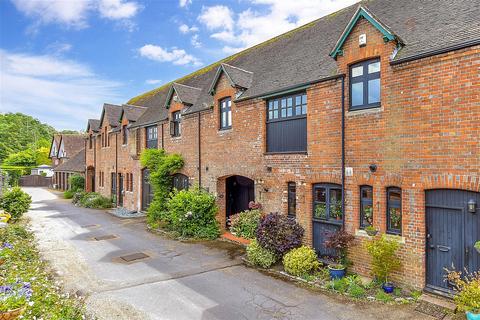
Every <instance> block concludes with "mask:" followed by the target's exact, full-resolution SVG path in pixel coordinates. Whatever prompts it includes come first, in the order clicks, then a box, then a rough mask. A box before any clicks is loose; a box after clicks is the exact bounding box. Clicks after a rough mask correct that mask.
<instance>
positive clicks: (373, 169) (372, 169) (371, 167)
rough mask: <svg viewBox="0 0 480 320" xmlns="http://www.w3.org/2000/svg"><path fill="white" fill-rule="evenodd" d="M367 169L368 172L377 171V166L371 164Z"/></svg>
mask: <svg viewBox="0 0 480 320" xmlns="http://www.w3.org/2000/svg"><path fill="white" fill-rule="evenodd" d="M368 168H369V169H370V172H375V171H377V165H376V164H371V165H369V166H368Z"/></svg>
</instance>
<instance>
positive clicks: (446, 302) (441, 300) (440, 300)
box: [418, 293, 457, 312]
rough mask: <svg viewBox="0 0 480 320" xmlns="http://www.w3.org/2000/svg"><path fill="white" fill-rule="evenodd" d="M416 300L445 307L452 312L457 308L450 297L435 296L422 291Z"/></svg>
mask: <svg viewBox="0 0 480 320" xmlns="http://www.w3.org/2000/svg"><path fill="white" fill-rule="evenodd" d="M418 301H424V302H428V303H430V304H433V305H435V306H438V307H441V308H444V309H447V310H449V311H452V312H455V310H456V309H457V306H456V305H455V303H453V301H452V300H451V299H448V298H446V297H440V296H436V295H433V294H429V293H423V294H422V295H421V296H420V297H419V298H418Z"/></svg>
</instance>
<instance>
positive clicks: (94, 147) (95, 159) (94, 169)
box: [91, 133, 97, 192]
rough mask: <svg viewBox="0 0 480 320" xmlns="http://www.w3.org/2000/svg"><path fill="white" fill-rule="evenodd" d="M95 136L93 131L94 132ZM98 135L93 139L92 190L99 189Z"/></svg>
mask: <svg viewBox="0 0 480 320" xmlns="http://www.w3.org/2000/svg"><path fill="white" fill-rule="evenodd" d="M92 137H93V133H92ZM96 183H97V137H96V136H95V139H93V181H92V190H91V191H92V192H95V191H97V187H96Z"/></svg>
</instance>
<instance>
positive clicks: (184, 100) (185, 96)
mask: <svg viewBox="0 0 480 320" xmlns="http://www.w3.org/2000/svg"><path fill="white" fill-rule="evenodd" d="M201 92H202V89H200V88H195V87H191V86H187V85H184V84H180V83H177V82H174V83H173V84H172V85H171V86H170V90H168V94H167V97H166V99H165V108H167V109H169V108H170V106H171V105H172V103H181V104H183V105H184V106H186V107H189V106H192V105H194V104H195V102H197V99H198V97H199V96H200V93H201Z"/></svg>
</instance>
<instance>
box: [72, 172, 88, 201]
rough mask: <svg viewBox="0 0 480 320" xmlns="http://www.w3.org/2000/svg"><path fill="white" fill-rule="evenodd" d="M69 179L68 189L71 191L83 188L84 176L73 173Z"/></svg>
mask: <svg viewBox="0 0 480 320" xmlns="http://www.w3.org/2000/svg"><path fill="white" fill-rule="evenodd" d="M69 180H70V190H72V191H73V192H77V191H83V190H85V178H84V177H83V176H82V175H79V174H74V175H73V176H71V177H70V179H69ZM72 196H73V194H72ZM69 199H70V198H69Z"/></svg>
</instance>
